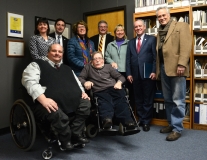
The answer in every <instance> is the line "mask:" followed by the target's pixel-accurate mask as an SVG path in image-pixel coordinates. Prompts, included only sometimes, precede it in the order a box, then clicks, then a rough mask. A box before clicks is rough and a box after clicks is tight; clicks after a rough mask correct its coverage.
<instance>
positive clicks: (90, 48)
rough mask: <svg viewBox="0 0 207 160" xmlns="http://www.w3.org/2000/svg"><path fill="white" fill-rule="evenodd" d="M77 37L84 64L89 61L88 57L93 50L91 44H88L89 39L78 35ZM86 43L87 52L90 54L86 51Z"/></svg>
mask: <svg viewBox="0 0 207 160" xmlns="http://www.w3.org/2000/svg"><path fill="white" fill-rule="evenodd" d="M77 37H78V41H79V44H80V46H81V49H82V56H83V58H84V62H83V63H84V65H86V64H88V63H89V58H90V57H91V54H92V52H93V50H92V46H91V44H90V41H89V39H87V40H82V39H81V38H80V37H79V36H77ZM86 45H88V48H89V52H90V55H88V52H87V48H86Z"/></svg>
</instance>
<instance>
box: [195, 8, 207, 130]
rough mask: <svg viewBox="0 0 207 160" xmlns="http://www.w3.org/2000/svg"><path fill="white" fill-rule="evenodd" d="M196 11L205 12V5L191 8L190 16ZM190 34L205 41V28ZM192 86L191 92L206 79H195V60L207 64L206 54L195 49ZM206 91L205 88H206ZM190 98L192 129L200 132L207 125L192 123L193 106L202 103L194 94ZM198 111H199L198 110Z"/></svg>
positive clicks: (206, 34)
mask: <svg viewBox="0 0 207 160" xmlns="http://www.w3.org/2000/svg"><path fill="white" fill-rule="evenodd" d="M197 10H202V11H206V10H207V5H200V6H192V14H193V11H197ZM192 33H193V37H195V36H196V37H197V38H198V37H200V36H202V37H204V38H205V39H206V40H207V28H205V29H202V28H201V29H194V28H193V29H192ZM195 45H196V44H195V40H194V41H193V46H194V47H195ZM191 59H192V62H193V63H192V82H193V83H192V84H193V91H194V90H195V87H196V83H207V78H206V77H205V78H198V77H195V71H194V68H195V63H194V62H195V60H196V59H198V60H200V61H201V62H203V63H207V54H206V53H203V54H202V53H199V52H198V53H196V51H195V48H194V49H193V54H192V58H191ZM206 89H207V88H206ZM192 98H193V101H192V106H193V117H192V122H193V123H192V124H193V125H192V128H193V129H200V130H207V124H199V123H195V121H194V117H195V105H196V104H197V105H200V104H203V102H197V101H196V100H195V97H194V93H193V95H192ZM199 111H200V110H199Z"/></svg>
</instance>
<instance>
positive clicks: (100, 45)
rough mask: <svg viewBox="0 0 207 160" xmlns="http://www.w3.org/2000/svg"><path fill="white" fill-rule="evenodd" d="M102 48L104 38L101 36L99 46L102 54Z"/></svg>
mask: <svg viewBox="0 0 207 160" xmlns="http://www.w3.org/2000/svg"><path fill="white" fill-rule="evenodd" d="M102 46H103V36H101V40H100V42H99V45H98V51H99V52H102Z"/></svg>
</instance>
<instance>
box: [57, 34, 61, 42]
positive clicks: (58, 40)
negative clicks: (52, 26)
mask: <svg viewBox="0 0 207 160" xmlns="http://www.w3.org/2000/svg"><path fill="white" fill-rule="evenodd" d="M57 43H59V44H60V35H58V39H57Z"/></svg>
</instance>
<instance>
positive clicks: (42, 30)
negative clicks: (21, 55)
mask: <svg viewBox="0 0 207 160" xmlns="http://www.w3.org/2000/svg"><path fill="white" fill-rule="evenodd" d="M49 32H50V27H49V23H48V20H47V19H46V18H39V19H38V21H37V22H36V24H35V31H34V34H35V35H34V36H32V37H31V38H30V43H29V49H30V53H31V56H32V58H33V59H43V60H45V56H46V55H47V52H48V48H49V46H50V45H51V44H53V43H54V42H55V39H54V38H52V37H49V36H48V35H49Z"/></svg>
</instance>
